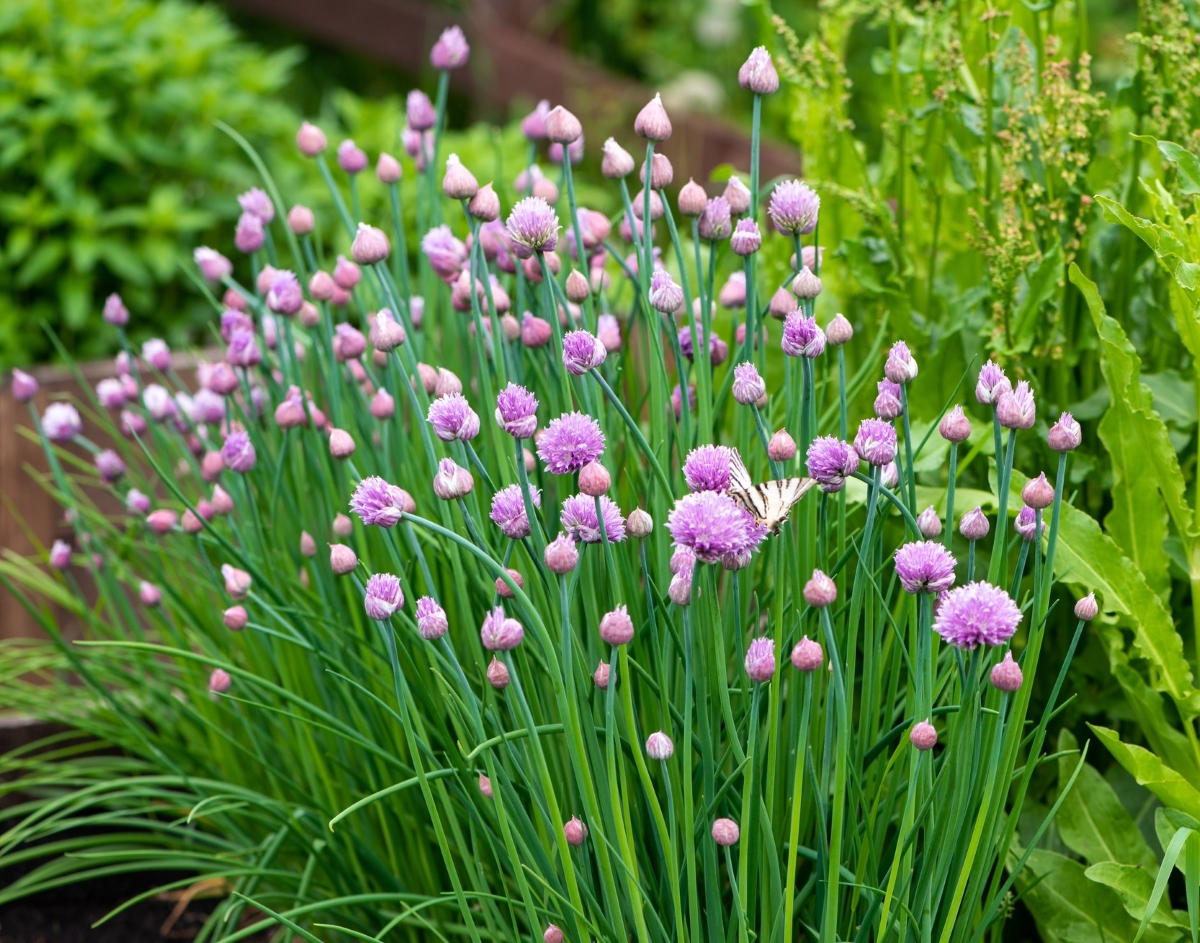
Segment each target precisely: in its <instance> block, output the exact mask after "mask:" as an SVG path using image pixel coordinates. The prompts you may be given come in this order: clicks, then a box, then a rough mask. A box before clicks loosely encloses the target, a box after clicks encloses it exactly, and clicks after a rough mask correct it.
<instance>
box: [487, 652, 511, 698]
mask: <svg viewBox="0 0 1200 943" xmlns="http://www.w3.org/2000/svg"><path fill="white" fill-rule="evenodd" d="M487 679H488V684H490V685H491V686H492V687H493V688H495V689H496V690H497V691H503V690H504V689H505V688H506V687H508V682H509V680H510V678H509V674H508V668H507V666H506V665H505V664H504V662H502V661H501V660H500V659H499V658H497V657H496V656H495V655H493V656H492V660H491V661H490V662H489V663H488V666H487Z"/></svg>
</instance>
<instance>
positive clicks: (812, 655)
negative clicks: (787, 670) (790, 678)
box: [792, 635, 825, 671]
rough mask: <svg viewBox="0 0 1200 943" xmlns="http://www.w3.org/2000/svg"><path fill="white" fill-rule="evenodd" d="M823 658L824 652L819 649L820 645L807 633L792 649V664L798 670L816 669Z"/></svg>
mask: <svg viewBox="0 0 1200 943" xmlns="http://www.w3.org/2000/svg"><path fill="white" fill-rule="evenodd" d="M824 660H825V653H824V652H823V651H821V646H820V645H819V644H818V643H817V642H814V641H813V640H812V639H810V638H809V637H808V636H807V635H806V636H804V638H802V639H800V641H799V642H797V643H796V647H795V648H793V649H792V664H793V665H795V666H796V668H797V670H799V671H816V670H817V669H818V668H820V667H821V663H822V662H823V661H824Z"/></svg>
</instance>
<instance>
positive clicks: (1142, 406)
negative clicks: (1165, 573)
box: [1071, 264, 1196, 556]
mask: <svg viewBox="0 0 1200 943" xmlns="http://www.w3.org/2000/svg"><path fill="white" fill-rule="evenodd" d="M1071 282H1072V283H1073V284H1074V285H1075V286H1076V287H1077V288H1078V289H1079V291H1080V292H1081V293H1082V294H1083V297H1084V300H1085V301H1087V305H1088V310H1089V311H1090V312H1091V315H1092V321H1093V323H1094V324H1095V326H1096V333H1097V334H1098V335H1099V336H1100V348H1101V350H1100V366H1101V370H1102V371H1103V373H1104V379H1105V381H1106V382H1107V383H1108V388H1109V392H1110V393H1111V394H1112V400H1113V401H1112V405H1111V406H1110V407H1109V411H1108V413H1106V414H1105V418H1106V419H1107V417H1108V416H1109V415H1112V414H1113V412H1114V410H1118V409H1123V410H1125V411H1127V412H1128V413H1129V424H1130V428H1126V427H1125V425H1124V423H1125V420H1124V418H1122V420H1121V423H1122V425H1121V426H1120V431H1121V434H1122V436H1124V435H1127V434H1128V433H1129V432H1133V433H1136V436H1137V440H1138V441H1139V442H1140V444H1141V450H1140V451H1141V454H1140V456H1129V458H1131V459H1134V458H1136V460H1137V462H1136V464H1140V465H1143V466H1147V467H1152V468H1153V472H1154V477H1155V479H1156V481H1157V485H1158V491H1159V493H1160V494H1161V495H1162V499H1163V501H1164V502H1165V504H1166V506H1167V511H1168V513H1170V515H1171V520H1172V521H1173V522H1174V524H1175V529H1176V530H1177V531H1178V532H1179V536H1180V537H1181V538H1182V539H1183V540H1184V543H1185V547H1188V548H1189V549H1190V544H1191V543H1192V541H1193V539H1194V537H1195V534H1196V531H1195V521H1194V519H1193V515H1192V509H1191V506H1190V505H1189V504H1188V502H1187V488H1186V484H1185V482H1184V478H1183V472H1182V471H1181V470H1180V468H1179V457H1178V455H1176V453H1175V449H1174V447H1173V446H1172V445H1171V441H1170V439H1169V438H1168V436H1167V427H1166V424H1165V423H1164V422H1163V421H1162V418H1161V417H1160V416H1159V415H1158V413H1157V412H1155V410H1154V396H1153V394H1151V392H1150V390H1149V389H1148V388H1147V387H1146V386H1144V385H1143V384H1142V382H1141V379H1140V377H1139V374H1140V372H1141V360H1140V359H1139V358H1138V355H1137V351H1136V350H1134V348H1133V345H1132V344H1130V343H1129V338H1128V337H1126V336H1125V331H1124V330H1123V329H1122V328H1121V325H1120V324H1118V323H1117V321H1116V320H1114V319H1113V318H1110V317H1109V316H1108V315H1107V314H1106V313H1105V310H1104V303H1103V302H1102V301H1101V300H1100V295H1099V293H1098V292H1097V291H1096V285H1095V283H1094V282H1092V281H1090V280H1089V279H1088V278H1087V277H1086V276H1085V275H1084V274H1083V273H1082V272H1081V271H1080V270H1079V267H1078V266H1076V265H1074V264H1072V266H1071ZM1110 430H1111V427H1110ZM1105 444H1106V445H1107V444H1108V443H1107V442H1106V443H1105ZM1110 451H1111V450H1110ZM1113 462H1114V466H1115V465H1116V462H1117V456H1116V455H1114V456H1113ZM1123 471H1124V472H1126V473H1127V474H1129V475H1133V474H1134V472H1135V471H1136V469H1135V468H1134V467H1133V466H1130V465H1126V466H1125V467H1124V468H1123ZM1139 477H1140V476H1139ZM1164 556H1165V555H1164Z"/></svg>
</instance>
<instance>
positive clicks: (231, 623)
mask: <svg viewBox="0 0 1200 943" xmlns="http://www.w3.org/2000/svg"><path fill="white" fill-rule="evenodd" d="M249 619H250V617H249V616H248V615H247V614H246V607H245V606H230V607H229V608H228V609H226V610H225V611H224V612H223V613H222V614H221V621H222V622H224V623H225V628H227V629H229V631H230V632H240V631H242V629H244V628H245V627H246V623H247V622H248V621H249Z"/></svg>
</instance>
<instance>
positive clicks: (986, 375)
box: [975, 360, 1012, 406]
mask: <svg viewBox="0 0 1200 943" xmlns="http://www.w3.org/2000/svg"><path fill="white" fill-rule="evenodd" d="M1011 389H1012V384H1011V383H1010V382H1009V381H1008V377H1006V376H1005V375H1004V371H1003V370H1001V369H1000V366H999V364H995V363H992V361H990V360H989V361H988V362H987V363H985V364H984V365H983V366H982V367H981V368H980V370H979V381H978V382H977V383H976V384H975V399H976V400H978V401H979V402H980V403H982V404H983V405H984V406H994V405H995V403H996V400H998V399H999V398H1000V395H1001V394H1002V393H1007V392H1008V391H1009V390H1011Z"/></svg>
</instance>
